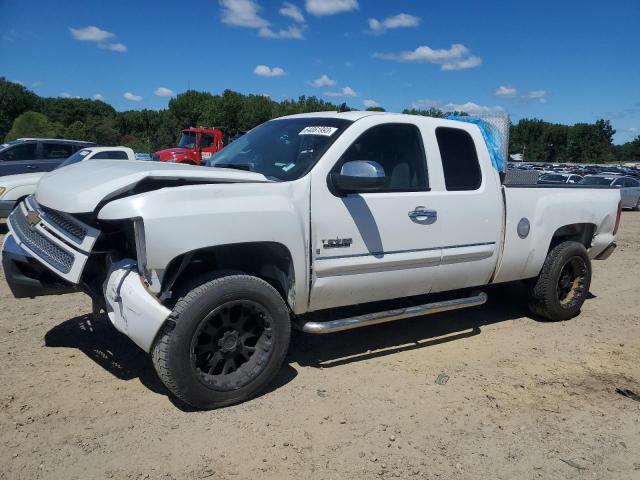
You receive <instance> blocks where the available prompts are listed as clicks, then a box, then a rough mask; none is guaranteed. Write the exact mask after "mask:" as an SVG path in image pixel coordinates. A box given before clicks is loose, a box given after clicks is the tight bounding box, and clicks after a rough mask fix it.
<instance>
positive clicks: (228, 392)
mask: <svg viewBox="0 0 640 480" xmlns="http://www.w3.org/2000/svg"><path fill="white" fill-rule="evenodd" d="M290 336H291V321H290V318H289V312H288V309H287V306H286V304H285V302H284V301H283V299H282V297H281V296H280V294H279V293H278V292H277V291H276V290H275V289H274V288H273V287H272V286H271V285H269V284H268V283H267V282H265V281H264V280H261V279H259V278H257V277H253V276H249V275H236V274H231V275H225V276H221V277H218V278H214V279H213V280H209V281H206V282H204V283H202V284H201V285H199V286H197V287H195V288H193V289H191V290H190V291H188V292H187V293H186V294H185V295H184V296H183V297H182V298H180V299H179V300H178V302H177V303H176V304H175V306H174V308H173V311H172V313H171V315H170V321H169V322H167V324H166V325H165V326H164V327H163V328H162V330H161V331H160V333H159V334H158V337H157V338H156V340H155V342H154V344H153V347H152V350H151V358H152V360H153V365H154V367H155V369H156V372H157V373H158V376H159V377H160V379H161V380H162V383H164V385H165V386H166V387H167V388H168V389H169V390H170V391H171V393H173V394H174V395H175V396H176V397H178V398H179V399H180V400H182V401H183V402H185V403H187V404H189V405H191V406H192V407H195V408H199V409H212V408H219V407H224V406H227V405H232V404H235V403H240V402H243V401H245V400H248V399H250V398H252V397H254V396H255V395H257V394H258V393H259V392H260V391H261V390H263V389H264V388H265V387H266V386H267V385H268V384H269V383H270V382H271V381H272V380H273V378H274V377H275V375H276V374H277V373H278V371H279V370H280V367H281V366H282V362H283V361H284V358H285V356H286V354H287V350H288V348H289V339H290Z"/></svg>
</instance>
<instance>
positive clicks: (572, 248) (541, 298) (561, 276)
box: [529, 242, 591, 321]
mask: <svg viewBox="0 0 640 480" xmlns="http://www.w3.org/2000/svg"><path fill="white" fill-rule="evenodd" d="M590 285H591V261H590V260H589V255H588V254H587V250H586V249H585V248H584V245H582V244H581V243H578V242H563V243H561V244H559V245H557V246H555V247H554V248H553V249H552V250H551V251H550V252H549V253H548V254H547V258H546V260H545V262H544V265H543V266H542V271H541V272H540V275H538V277H537V278H535V279H533V280H532V281H531V282H530V285H529V309H530V310H531V311H532V312H533V313H534V314H536V315H539V316H541V317H544V318H546V319H548V320H551V321H560V320H568V319H570V318H573V317H575V316H576V315H578V313H580V308H581V307H582V304H583V303H584V301H585V299H586V297H587V294H588V293H589V286H590Z"/></svg>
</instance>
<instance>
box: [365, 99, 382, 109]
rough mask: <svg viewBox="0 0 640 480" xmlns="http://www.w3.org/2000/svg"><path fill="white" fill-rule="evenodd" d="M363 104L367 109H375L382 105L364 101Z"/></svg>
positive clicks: (373, 101)
mask: <svg viewBox="0 0 640 480" xmlns="http://www.w3.org/2000/svg"><path fill="white" fill-rule="evenodd" d="M362 104H363V105H364V106H365V108H374V107H379V106H380V104H379V103H378V102H376V101H375V100H363V101H362Z"/></svg>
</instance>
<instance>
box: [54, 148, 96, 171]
mask: <svg viewBox="0 0 640 480" xmlns="http://www.w3.org/2000/svg"><path fill="white" fill-rule="evenodd" d="M90 153H91V150H78V151H77V152H76V153H74V154H73V155H71V156H70V157H69V158H67V159H66V160H65V161H64V162H62V163H61V164H60V165H58V166H57V167H56V168H62V167H66V166H67V165H73V164H74V163H78V162H81V161H82V160H84V157H86V156H87V155H89V154H90Z"/></svg>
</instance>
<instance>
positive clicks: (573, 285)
mask: <svg viewBox="0 0 640 480" xmlns="http://www.w3.org/2000/svg"><path fill="white" fill-rule="evenodd" d="M586 278H587V264H586V262H585V261H584V259H583V258H582V257H572V258H570V259H569V260H567V262H566V263H565V264H564V265H563V266H562V269H561V270H560V275H559V277H558V284H557V292H558V301H559V302H560V305H561V306H562V308H572V307H574V306H575V305H577V304H578V303H579V302H580V300H581V299H582V298H583V297H584V295H585V294H586Z"/></svg>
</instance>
